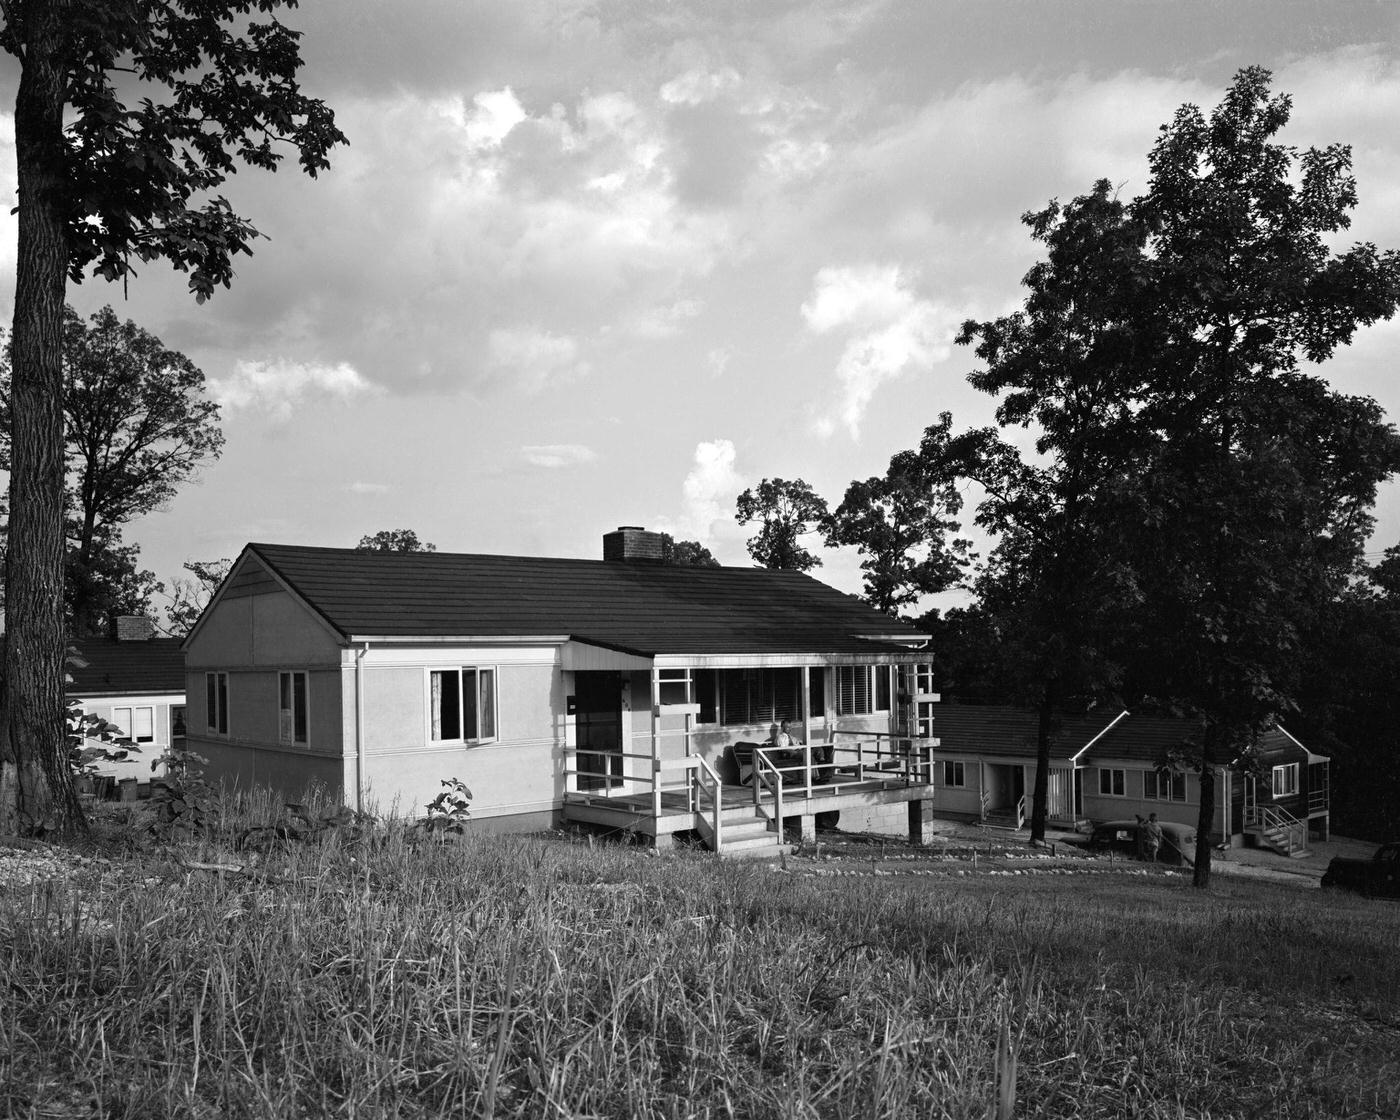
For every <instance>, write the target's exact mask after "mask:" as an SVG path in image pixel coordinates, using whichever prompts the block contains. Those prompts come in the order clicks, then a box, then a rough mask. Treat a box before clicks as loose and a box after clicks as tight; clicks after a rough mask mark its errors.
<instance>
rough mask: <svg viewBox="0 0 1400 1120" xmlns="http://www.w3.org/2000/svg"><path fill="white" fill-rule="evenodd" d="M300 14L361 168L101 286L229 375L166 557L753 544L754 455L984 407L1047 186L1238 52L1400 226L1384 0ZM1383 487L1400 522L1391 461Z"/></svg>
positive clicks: (245, 194) (862, 471)
mask: <svg viewBox="0 0 1400 1120" xmlns="http://www.w3.org/2000/svg"><path fill="white" fill-rule="evenodd" d="M288 22H289V23H291V24H292V25H293V26H296V27H299V28H301V29H302V30H303V31H304V33H305V38H304V40H303V44H304V56H305V58H306V68H305V71H304V87H305V88H306V89H307V91H308V92H311V93H312V94H314V95H316V96H319V97H322V98H324V99H325V100H326V101H327V102H329V103H330V104H331V105H332V106H333V107H334V108H335V111H336V114H337V118H338V122H339V124H340V126H341V127H342V129H343V130H344V131H345V132H346V134H347V135H348V136H349V138H350V146H349V147H348V148H343V149H340V150H338V151H337V152H336V153H335V154H334V156H333V159H334V168H333V170H332V171H331V172H329V173H328V174H325V175H323V176H322V177H321V178H319V179H317V180H314V181H313V180H309V179H307V178H305V177H304V176H301V175H299V174H298V173H296V172H295V171H294V170H292V169H290V168H289V169H287V170H285V171H283V172H281V173H279V174H277V175H275V176H270V175H265V174H261V173H255V172H246V173H244V174H241V175H239V176H238V177H237V179H236V180H234V181H232V182H231V183H230V184H229V190H228V195H229V198H230V199H231V201H232V202H233V203H234V205H235V207H236V208H237V209H239V210H240V211H241V212H242V213H244V214H246V215H247V216H249V217H250V218H251V219H252V220H253V221H254V223H255V224H256V225H257V226H258V228H259V229H260V230H261V231H262V232H263V233H264V234H265V235H266V236H267V238H268V239H267V240H265V241H261V242H259V243H258V248H257V251H256V255H255V256H254V257H252V258H243V259H242V261H241V262H240V264H239V266H238V275H237V279H236V281H235V284H234V287H233V288H232V290H230V291H227V292H222V291H221V292H220V293H219V294H218V295H217V296H216V297H215V298H214V299H213V301H212V302H210V303H208V304H206V305H204V306H202V307H200V306H196V304H195V303H194V301H193V300H192V299H191V298H189V296H188V295H187V294H186V292H185V284H184V281H183V278H181V277H179V276H176V275H173V274H171V273H169V272H168V271H166V270H164V269H163V268H162V267H161V266H158V265H149V266H146V267H145V269H143V271H142V274H141V275H140V276H139V278H137V279H136V280H134V281H133V282H132V283H131V284H130V286H129V290H128V292H126V293H123V291H122V289H121V287H120V286H112V285H107V284H104V283H102V282H101V281H97V280H89V281H88V282H86V283H84V284H82V285H81V286H78V287H74V288H71V289H70V302H71V303H73V305H74V306H75V307H77V308H78V309H79V311H81V312H82V313H83V314H85V315H86V314H90V313H91V312H93V311H95V310H96V309H98V308H99V307H101V306H102V305H103V304H105V303H111V304H113V305H114V307H115V308H116V310H117V312H118V314H119V315H121V316H123V317H129V318H132V319H134V320H136V321H137V322H138V323H140V324H141V325H142V326H144V327H146V328H147V329H149V330H151V331H153V332H155V333H156V334H158V335H159V336H160V337H161V338H162V339H163V340H164V341H165V343H166V344H167V345H169V346H172V347H173V348H175V349H178V350H181V351H183V352H184V353H186V354H187V355H188V356H189V357H190V358H192V359H193V360H194V361H195V362H196V363H197V364H198V365H199V366H200V367H201V368H202V369H203V370H204V372H205V374H206V376H207V377H208V380H209V386H210V392H211V393H212V394H213V395H214V396H215V397H216V398H217V399H218V400H219V401H220V402H221V404H222V408H223V428H224V432H225V435H226V436H227V441H228V442H227V447H226V450H225V453H224V456H223V458H222V459H221V460H220V461H219V462H218V463H216V464H215V465H213V466H211V467H209V468H208V469H207V470H205V471H204V472H203V473H202V475H201V477H200V478H199V479H198V481H197V482H196V483H194V484H190V485H187V486H186V487H185V489H184V491H183V492H182V493H181V495H180V496H179V497H178V498H177V499H176V500H175V501H174V502H173V503H172V504H171V505H170V507H169V508H168V509H166V510H163V511H161V512H160V513H158V514H155V515H152V516H150V517H148V518H146V519H144V520H142V521H140V522H138V523H136V524H135V525H133V526H131V527H130V529H129V530H128V534H127V535H128V539H129V540H132V541H136V542H139V543H140V544H141V546H142V548H143V562H144V564H145V565H146V566H148V567H150V568H153V569H154V570H155V571H156V573H157V574H158V575H159V576H162V577H169V576H171V575H176V574H179V568H180V564H181V563H182V562H183V561H184V560H186V559H191V558H194V559H212V558H215V557H219V556H233V555H236V553H237V551H238V550H239V548H241V546H242V545H243V544H244V543H245V542H247V541H249V540H260V541H274V542H286V543H306V544H320V545H337V546H350V545H353V544H354V543H355V542H356V541H357V540H358V539H359V537H360V536H361V535H362V534H364V533H368V532H373V531H375V530H379V529H389V528H412V529H414V530H416V531H417V532H418V534H419V536H420V537H422V538H423V539H425V540H428V541H432V542H435V543H436V544H437V546H438V548H439V549H441V550H445V551H446V550H453V551H475V552H497V553H512V554H535V555H549V556H579V557H597V556H599V555H600V538H601V535H602V534H603V533H604V532H605V531H607V530H609V529H612V528H614V527H615V526H618V525H622V524H637V525H645V526H647V527H650V528H656V529H663V530H666V531H669V532H671V533H673V534H675V535H676V536H677V537H684V538H691V539H698V540H700V541H702V542H703V543H705V544H706V545H708V546H709V547H710V548H711V549H712V550H713V551H714V552H715V554H716V555H717V556H718V557H719V558H720V559H721V560H722V561H723V562H725V563H729V564H739V563H746V562H747V557H746V554H745V551H744V545H743V542H744V539H745V537H746V536H747V535H748V534H747V533H746V531H745V530H744V529H743V528H741V527H740V526H738V525H736V524H735V522H734V517H733V511H734V500H735V497H736V495H737V494H738V492H739V491H740V490H741V489H743V488H744V487H745V486H748V485H752V484H753V483H756V482H757V481H758V480H759V479H760V478H763V477H775V476H776V477H783V478H795V477H800V478H804V479H806V480H808V481H809V482H810V483H812V485H813V486H814V487H815V488H816V489H817V490H818V491H819V492H821V493H822V494H824V495H825V496H827V497H828V498H829V499H831V500H833V501H834V500H838V499H839V498H840V495H841V493H842V492H843V491H844V489H845V487H846V485H847V483H848V482H850V481H851V480H852V479H854V478H864V477H867V476H869V475H871V474H875V473H878V472H880V471H882V470H883V469H884V466H885V464H886V463H887V462H888V460H889V457H890V455H891V454H893V453H894V452H896V451H898V450H901V449H903V448H907V447H910V446H913V445H915V444H916V443H917V441H918V439H919V436H920V434H921V432H922V430H923V428H924V427H925V426H926V425H927V424H929V423H931V422H933V420H934V419H935V418H936V416H937V414H938V413H939V412H940V411H941V410H944V409H950V410H951V411H952V412H953V414H954V419H955V424H956V425H957V426H958V427H962V426H965V425H971V424H980V423H985V422H986V421H987V420H989V419H990V414H991V408H992V402H991V401H989V400H987V399H985V398H982V397H979V395H978V394H976V393H975V392H973V391H972V390H971V389H970V388H969V387H968V386H967V384H966V381H965V378H966V375H967V373H968V372H969V371H970V370H971V369H972V368H973V362H972V357H971V355H970V354H969V353H968V352H967V351H966V350H964V349H962V348H959V347H956V346H954V345H953V343H952V338H953V334H954V332H955V329H956V326H957V324H958V323H960V322H961V321H962V320H963V319H965V318H968V317H978V318H981V317H988V316H992V315H997V314H1001V313H1004V312H1007V311H1009V310H1011V309H1013V308H1014V307H1016V306H1017V305H1018V304H1019V302H1020V300H1021V298H1022V295H1021V292H1020V289H1019V283H1020V278H1021V276H1022V275H1024V273H1025V271H1026V269H1027V268H1028V267H1029V265H1030V264H1031V263H1032V261H1033V260H1034V257H1035V254H1034V247H1033V246H1032V244H1031V242H1030V241H1029V239H1028V237H1027V235H1026V232H1025V230H1024V227H1023V226H1022V225H1021V224H1020V222H1019V220H1018V218H1019V215H1020V214H1021V213H1023V212H1024V211H1026V210H1028V209H1030V208H1033V207H1039V206H1042V205H1043V204H1044V203H1045V202H1046V201H1047V200H1048V199H1050V198H1054V197H1058V198H1061V199H1068V198H1070V197H1072V196H1074V195H1075V194H1079V193H1082V192H1084V191H1085V190H1087V189H1088V188H1089V186H1090V185H1091V184H1092V183H1093V181H1094V180H1095V179H1097V178H1100V177H1108V178H1110V179H1111V180H1113V181H1114V182H1116V183H1118V184H1121V189H1122V191H1123V193H1124V194H1125V195H1135V194H1138V193H1141V192H1142V190H1143V189H1144V188H1145V174H1146V153H1147V151H1148V149H1149V148H1150V147H1151V145H1152V142H1153V139H1154V136H1155V133H1156V130H1157V128H1158V126H1159V125H1161V124H1162V123H1164V122H1165V121H1166V120H1168V119H1169V118H1170V116H1171V114H1172V113H1173V111H1174V110H1175V109H1176V108H1177V107H1178V106H1179V105H1181V104H1182V103H1184V102H1188V101H1189V102H1195V103H1197V104H1200V105H1202V106H1207V107H1209V106H1213V105H1215V104H1216V103H1217V102H1218V101H1219V99H1220V96H1221V93H1222V92H1223V90H1224V89H1225V87H1226V85H1227V84H1228V83H1229V81H1230V80H1231V77H1232V75H1233V74H1234V73H1235V71H1236V70H1238V69H1239V68H1240V67H1243V66H1247V65H1252V64H1261V65H1264V66H1267V67H1270V68H1271V69H1272V70H1273V71H1274V74H1275V88H1276V89H1278V90H1280V91H1283V92H1287V93H1290V94H1291V95H1292V96H1293V98H1294V117H1293V123H1292V125H1291V127H1290V131H1289V133H1288V134H1287V137H1286V139H1288V140H1290V141H1291V142H1293V143H1295V144H1297V145H1300V146H1306V145H1308V144H1325V143H1330V142H1333V141H1343V142H1346V143H1349V144H1351V145H1352V146H1353V149H1354V159H1355V171H1356V175H1357V178H1358V181H1359V186H1360V195H1361V204H1360V207H1359V209H1358V210H1357V212H1356V214H1355V221H1354V225H1353V229H1352V232H1351V237H1354V238H1355V239H1359V240H1371V241H1375V242H1376V243H1378V244H1380V245H1381V246H1385V247H1391V246H1400V4H1395V3H1389V2H1385V0H1368V2H1364V3H1362V2H1354V3H1353V2H1349V0H1257V2H1255V0H1213V2H1191V0H1057V2H1055V3H1045V2H1038V0H961V2H943V0H830V2H828V0H802V2H789V0H746V2H740V0H479V2H471V3H468V2H465V0H303V3H302V6H301V8H300V9H299V10H297V11H296V12H294V13H292V15H291V16H290V17H288ZM0 73H3V76H4V78H5V80H6V85H7V87H8V88H9V89H11V90H13V88H14V82H13V77H14V75H13V68H9V69H5V70H3V71H0ZM6 100H8V98H6ZM0 125H3V133H4V136H5V140H4V142H3V145H0V177H3V178H4V180H5V182H6V183H7V184H8V186H7V188H6V189H9V190H11V191H12V190H13V182H14V168H13V148H12V141H11V140H10V136H11V134H12V119H11V118H10V116H9V115H8V114H4V115H3V117H0ZM0 222H3V228H0V299H3V300H5V301H6V302H7V303H8V300H9V299H10V297H11V296H12V293H13V273H14V219H13V217H10V216H5V217H3V218H2V219H0ZM1350 239H1351V238H1350V237H1349V240H1350ZM7 317H8V316H7ZM1397 357H1400V322H1397V323H1390V324H1385V325H1383V326H1382V327H1379V328H1376V329H1373V330H1372V331H1370V332H1368V333H1367V334H1366V335H1365V336H1363V337H1362V338H1361V339H1359V340H1358V342H1357V344H1356V345H1354V346H1353V347H1352V348H1351V349H1350V351H1348V352H1347V353H1346V354H1345V355H1343V356H1342V357H1340V358H1339V359H1338V360H1336V361H1335V362H1334V363H1332V365H1331V367H1330V372H1331V376H1332V379H1333V381H1334V383H1335V384H1336V385H1337V386H1338V387H1339V388H1342V389H1345V390H1347V391H1350V392H1364V393H1368V394H1371V395H1373V396H1375V397H1377V398H1378V399H1379V400H1380V401H1381V402H1382V403H1383V404H1384V405H1385V406H1386V407H1387V409H1388V410H1389V411H1390V412H1391V414H1392V415H1397V416H1400V386H1397V383H1396V378H1395V377H1394V370H1395V368H1396V359H1397ZM1381 514H1382V528H1381V531H1380V533H1379V534H1378V537H1377V541H1376V544H1375V547H1376V548H1377V549H1379V548H1381V547H1384V546H1385V545H1389V544H1393V543H1395V542H1396V541H1397V540H1400V498H1397V496H1396V494H1395V493H1393V492H1388V493H1387V495H1386V497H1385V500H1384V502H1383V505H1382V510H1381ZM825 556H826V565H825V567H824V568H823V569H821V570H820V571H819V572H818V573H817V574H819V575H822V576H823V578H825V579H827V580H828V581H829V582H832V583H834V584H836V585H837V586H840V587H843V588H845V589H847V590H858V588H859V574H858V571H857V569H856V558H855V556H854V555H853V554H843V553H838V552H827V553H825Z"/></svg>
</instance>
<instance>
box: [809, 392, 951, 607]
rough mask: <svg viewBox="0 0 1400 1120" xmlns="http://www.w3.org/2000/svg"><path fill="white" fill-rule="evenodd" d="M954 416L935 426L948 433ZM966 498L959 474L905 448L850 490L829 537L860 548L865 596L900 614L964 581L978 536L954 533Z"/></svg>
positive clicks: (834, 514) (828, 526)
mask: <svg viewBox="0 0 1400 1120" xmlns="http://www.w3.org/2000/svg"><path fill="white" fill-rule="evenodd" d="M952 422H953V417H952V414H951V413H947V412H945V413H943V414H942V416H940V417H939V420H938V423H937V424H936V425H934V426H933V427H932V428H931V429H930V432H942V433H943V434H944V435H946V434H947V433H948V431H949V430H950V428H951V426H952ZM928 438H936V437H934V436H930V437H928ZM962 502H963V499H962V493H961V491H960V490H959V488H958V483H957V479H956V477H954V476H953V475H951V474H949V473H947V472H942V473H938V472H933V471H930V470H929V469H928V461H927V460H926V459H925V458H923V457H922V456H920V455H919V454H918V453H917V452H914V451H901V452H898V453H897V454H895V455H894V456H893V457H892V458H891V459H890V464H889V467H888V468H887V469H886V471H885V473H884V475H881V476H876V477H874V478H868V479H865V480H864V481H856V482H852V483H851V484H850V486H848V487H847V488H846V494H845V496H844V497H843V498H842V500H841V504H840V505H838V506H837V507H836V509H834V510H832V511H831V513H830V515H829V516H828V517H827V518H826V521H825V523H824V526H823V527H824V529H825V532H826V543H827V544H828V545H831V546H832V547H836V546H840V545H850V546H854V547H855V548H856V549H858V550H859V551H860V553H861V554H862V559H861V564H860V567H861V571H862V572H864V573H865V576H864V579H865V598H866V600H867V601H868V602H869V603H870V604H871V606H873V607H875V608H876V609H877V610H881V611H884V612H885V613H886V614H890V615H898V614H899V612H900V610H901V609H902V608H905V607H908V606H911V605H913V604H914V603H917V602H918V600H919V599H921V598H922V597H924V596H925V595H937V594H939V593H940V592H943V591H947V590H949V589H950V588H952V587H955V586H957V584H958V583H959V581H960V580H961V579H962V575H963V571H964V570H965V569H966V568H967V566H968V564H969V563H970V562H971V559H972V554H971V548H972V542H971V541H968V540H965V539H963V538H961V537H958V536H956V534H957V532H958V531H959V529H960V528H961V524H960V522H959V521H958V517H957V515H958V513H959V512H960V511H961V509H962Z"/></svg>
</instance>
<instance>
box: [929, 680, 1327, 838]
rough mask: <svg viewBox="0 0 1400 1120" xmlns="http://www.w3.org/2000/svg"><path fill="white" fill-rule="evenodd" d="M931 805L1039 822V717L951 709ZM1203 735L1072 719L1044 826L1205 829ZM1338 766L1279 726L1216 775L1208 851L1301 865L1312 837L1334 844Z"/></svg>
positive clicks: (1164, 724) (1059, 729)
mask: <svg viewBox="0 0 1400 1120" xmlns="http://www.w3.org/2000/svg"><path fill="white" fill-rule="evenodd" d="M934 730H935V731H936V733H937V736H938V740H939V743H938V747H937V749H936V750H935V752H934V755H935V759H934V780H935V787H936V788H935V795H934V806H935V810H936V811H937V812H938V814H939V815H940V816H945V817H959V818H962V819H967V820H980V821H983V822H987V823H990V824H995V825H1000V826H1003V827H1007V828H1011V829H1017V828H1020V827H1022V826H1023V825H1024V824H1025V822H1026V820H1027V819H1028V818H1029V816H1030V809H1031V798H1032V794H1033V791H1034V783H1035V769H1036V731H1037V715H1036V713H1035V712H1034V711H1033V710H1031V709H1028V708H1017V707H1010V706H1004V705H976V704H968V705H958V704H946V705H940V706H939V708H938V718H937V720H935V722H934ZM1200 734H1201V727H1200V724H1199V723H1198V722H1196V721H1192V720H1188V719H1169V718H1162V717H1153V716H1145V715H1138V714H1136V713H1133V712H1128V711H1123V710H1115V709H1103V710H1096V711H1090V712H1085V713H1082V714H1077V715H1065V716H1063V717H1061V718H1060V719H1059V720H1058V721H1057V722H1056V724H1055V727H1054V731H1053V734H1052V736H1051V743H1050V772H1049V781H1048V787H1047V797H1046V810H1047V821H1048V823H1050V824H1051V825H1052V827H1059V828H1066V829H1076V828H1078V829H1083V828H1085V827H1086V826H1087V825H1089V824H1090V823H1101V822H1104V821H1112V820H1131V819H1133V818H1134V817H1137V816H1146V815H1147V814H1148V813H1156V814H1157V816H1158V817H1159V818H1160V819H1162V820H1164V821H1176V822H1178V823H1180V824H1185V825H1190V826H1192V827H1195V826H1196V825H1197V822H1198V819H1199V815H1200V805H1201V783H1200V776H1199V774H1198V773H1197V772H1196V770H1195V769H1194V768H1193V767H1192V766H1191V765H1190V760H1191V759H1193V758H1195V757H1196V755H1197V754H1198V753H1199V742H1200ZM1329 763H1330V760H1329V759H1328V758H1327V756H1325V755H1319V754H1315V753H1314V752H1312V751H1311V750H1309V749H1308V748H1307V747H1305V746H1304V745H1303V744H1302V743H1300V742H1299V741H1298V740H1297V739H1295V738H1294V737H1293V736H1292V735H1290V734H1289V733H1288V731H1287V730H1286V729H1285V728H1284V727H1283V726H1282V725H1280V724H1278V723H1275V724H1273V725H1271V726H1270V727H1268V728H1265V729H1264V730H1263V731H1262V732H1261V733H1260V734H1259V736H1258V738H1257V741H1256V742H1255V743H1254V745H1253V748H1252V749H1251V750H1250V751H1249V752H1247V754H1246V755H1243V756H1241V757H1240V758H1236V759H1232V760H1230V761H1228V762H1222V763H1220V764H1219V765H1218V766H1216V767H1215V811H1214V814H1213V818H1212V824H1211V840H1212V841H1213V842H1214V843H1218V844H1232V845H1244V844H1250V845H1255V846H1260V847H1269V848H1273V849H1276V850H1277V851H1279V852H1281V853H1285V854H1289V855H1295V854H1300V853H1302V852H1304V851H1305V850H1306V848H1307V843H1308V840H1309V838H1316V839H1319V840H1326V839H1327V836H1328V831H1329V816H1330V808H1331V807H1330V767H1329Z"/></svg>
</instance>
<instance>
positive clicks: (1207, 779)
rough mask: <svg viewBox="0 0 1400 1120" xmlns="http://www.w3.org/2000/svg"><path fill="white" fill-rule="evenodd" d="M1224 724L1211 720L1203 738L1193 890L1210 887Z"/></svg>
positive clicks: (1192, 876) (1208, 721)
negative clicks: (1218, 762) (1212, 832)
mask: <svg viewBox="0 0 1400 1120" xmlns="http://www.w3.org/2000/svg"><path fill="white" fill-rule="evenodd" d="M1220 739H1221V734H1220V725H1219V724H1217V723H1216V722H1215V721H1214V720H1212V719H1209V718H1207V720H1206V729H1205V733H1204V734H1203V735H1202V736H1201V811H1200V815H1199V816H1197V818H1196V866H1195V868H1194V869H1193V870H1192V874H1191V885H1192V886H1193V887H1208V886H1210V850H1211V848H1210V829H1211V824H1212V821H1213V818H1214V817H1215V760H1216V758H1217V757H1218V756H1219V751H1218V749H1217V748H1218V745H1219V741H1220Z"/></svg>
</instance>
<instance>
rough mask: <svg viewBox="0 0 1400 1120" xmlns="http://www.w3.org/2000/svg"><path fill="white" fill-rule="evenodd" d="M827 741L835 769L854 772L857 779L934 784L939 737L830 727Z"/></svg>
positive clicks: (849, 772) (848, 772) (906, 783)
mask: <svg viewBox="0 0 1400 1120" xmlns="http://www.w3.org/2000/svg"><path fill="white" fill-rule="evenodd" d="M828 745H829V747H830V749H831V755H832V757H831V764H832V766H834V767H835V769H836V771H837V772H838V773H846V774H851V775H854V777H855V778H856V780H857V781H862V782H864V781H869V780H871V779H880V780H883V781H892V780H893V781H902V782H904V784H905V785H911V786H912V785H932V784H933V749H934V747H936V746H938V740H937V739H922V738H918V737H917V736H913V735H893V734H890V733H889V732H888V731H857V730H847V729H845V728H840V727H837V728H834V729H833V730H832V731H831V733H830V742H829V744H828Z"/></svg>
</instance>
